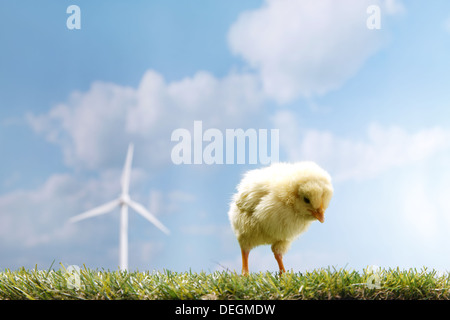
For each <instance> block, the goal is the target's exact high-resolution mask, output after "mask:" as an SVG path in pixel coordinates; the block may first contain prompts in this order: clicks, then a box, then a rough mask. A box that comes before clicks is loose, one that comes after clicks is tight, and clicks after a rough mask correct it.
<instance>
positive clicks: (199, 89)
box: [27, 70, 263, 169]
mask: <svg viewBox="0 0 450 320" xmlns="http://www.w3.org/2000/svg"><path fill="white" fill-rule="evenodd" d="M262 101H263V97H262V95H261V91H260V89H259V84H258V80H257V78H255V77H254V76H252V75H249V74H234V73H231V74H229V75H227V76H226V77H224V78H222V79H218V78H215V77H214V76H212V75H211V74H209V73H208V72H203V71H202V72H198V73H196V74H195V75H194V76H193V77H188V78H185V79H182V80H180V81H174V82H170V83H166V82H165V81H164V79H163V77H162V76H161V75H160V74H159V73H157V72H155V71H151V70H150V71H147V72H146V73H145V74H144V76H143V78H142V80H141V83H140V85H139V86H138V88H136V89H135V88H129V87H122V86H119V85H115V84H111V83H100V82H96V83H94V84H93V85H92V87H91V88H90V90H89V91H87V92H84V93H80V92H76V93H74V94H72V95H71V97H70V99H69V101H67V102H66V103H63V104H60V105H57V106H55V107H54V108H52V109H51V110H50V111H49V112H48V113H46V114H43V115H32V114H28V115H27V119H28V122H29V123H30V125H31V126H32V128H33V129H34V130H35V131H36V132H39V133H41V134H43V135H45V137H46V138H47V139H48V141H50V142H52V143H56V144H58V145H60V146H61V147H62V150H63V152H64V157H65V162H66V164H67V165H69V166H72V167H81V168H88V169H98V168H100V167H105V166H106V167H111V166H116V167H117V166H119V165H120V166H121V165H122V162H123V152H124V150H125V149H126V145H127V144H128V142H129V141H134V142H135V143H136V144H139V146H140V148H139V150H136V154H135V156H136V158H137V161H138V162H139V159H145V163H146V165H161V164H163V163H168V162H169V161H170V148H171V147H172V146H171V141H170V137H171V132H172V131H173V130H174V129H176V128H180V127H181V128H188V129H190V128H191V127H192V126H193V121H194V120H202V121H204V125H205V127H206V126H208V127H214V128H223V127H226V126H229V127H235V126H239V125H242V124H243V123H245V122H246V121H247V119H248V116H249V115H252V114H256V113H257V111H258V109H259V108H260V106H261V103H262ZM111 159H113V160H111ZM135 160H136V159H135ZM111 161H113V163H111Z"/></svg>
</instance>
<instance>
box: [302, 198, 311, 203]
mask: <svg viewBox="0 0 450 320" xmlns="http://www.w3.org/2000/svg"><path fill="white" fill-rule="evenodd" d="M303 201H305V203H307V204H310V203H311V201H309V198H307V197H303Z"/></svg>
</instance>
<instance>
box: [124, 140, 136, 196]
mask: <svg viewBox="0 0 450 320" xmlns="http://www.w3.org/2000/svg"><path fill="white" fill-rule="evenodd" d="M133 150H134V146H133V144H132V143H130V144H129V145H128V152H127V158H126V160H125V165H124V166H123V172H122V179H121V184H122V194H128V190H129V187H130V175H131V162H132V161H133Z"/></svg>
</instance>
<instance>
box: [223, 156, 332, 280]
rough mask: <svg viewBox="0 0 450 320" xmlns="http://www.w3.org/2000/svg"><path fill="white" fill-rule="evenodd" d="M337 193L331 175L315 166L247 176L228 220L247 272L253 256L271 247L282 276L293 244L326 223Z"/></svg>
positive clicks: (278, 166) (279, 167)
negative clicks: (285, 257) (257, 249)
mask: <svg viewBox="0 0 450 320" xmlns="http://www.w3.org/2000/svg"><path fill="white" fill-rule="evenodd" d="M332 195H333V187H332V185H331V177H330V175H329V174H328V173H327V172H326V171H325V170H323V169H322V168H320V167H319V166H318V165H317V164H315V163H313V162H298V163H275V164H272V165H271V166H269V167H266V168H262V169H256V170H251V171H248V172H247V173H246V174H245V175H244V177H243V179H242V181H241V182H240V183H239V185H238V186H237V193H236V194H235V195H234V196H233V199H232V202H231V204H230V210H229V212H228V216H229V218H230V222H231V226H232V228H233V231H234V233H235V235H236V237H237V240H238V242H239V245H240V247H241V251H242V272H243V273H244V274H247V273H248V254H249V252H250V250H251V249H253V248H254V247H256V246H259V245H264V244H270V245H272V251H273V253H274V256H275V259H276V260H277V262H278V266H279V268H280V272H284V271H285V269H284V265H283V261H282V256H283V255H284V254H285V253H286V252H287V250H288V249H289V246H290V244H291V242H292V241H293V240H294V239H295V238H297V237H298V236H299V235H300V234H301V233H302V232H304V231H306V230H307V228H308V227H309V225H310V224H311V222H313V221H314V220H319V221H320V222H323V221H324V216H323V215H324V212H325V210H326V209H327V208H328V205H329V203H330V200H331V197H332Z"/></svg>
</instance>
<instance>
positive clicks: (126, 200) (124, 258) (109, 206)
mask: <svg viewBox="0 0 450 320" xmlns="http://www.w3.org/2000/svg"><path fill="white" fill-rule="evenodd" d="M132 159H133V144H132V143H130V145H129V146H128V153H127V158H126V160H125V165H124V167H123V172H122V179H121V181H120V182H121V185H122V194H121V195H120V196H119V198H117V199H115V200H113V201H111V202H108V203H105V204H104V205H101V206H99V207H97V208H94V209H91V210H89V211H86V212H83V213H82V214H79V215H77V216H75V217H72V218H70V220H69V221H70V222H78V221H80V220H84V219H88V218H92V217H95V216H99V215H102V214H105V213H108V212H111V211H112V210H113V209H115V208H116V207H120V247H119V255H120V257H119V268H120V269H122V270H127V269H128V206H130V207H131V208H133V209H134V210H136V212H137V213H139V214H140V215H141V216H143V217H144V218H145V219H147V220H148V221H150V222H151V223H153V224H154V225H155V226H156V227H157V228H158V229H160V230H161V231H162V232H164V233H165V234H170V231H169V230H168V229H167V228H166V227H165V226H164V225H163V224H162V223H161V222H160V221H159V220H158V219H156V217H155V216H154V215H152V214H151V213H150V212H148V211H147V209H145V208H144V207H143V206H142V205H141V204H139V203H137V202H134V201H133V200H131V199H130V195H129V194H128V190H129V186H130V174H131V162H132Z"/></svg>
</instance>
